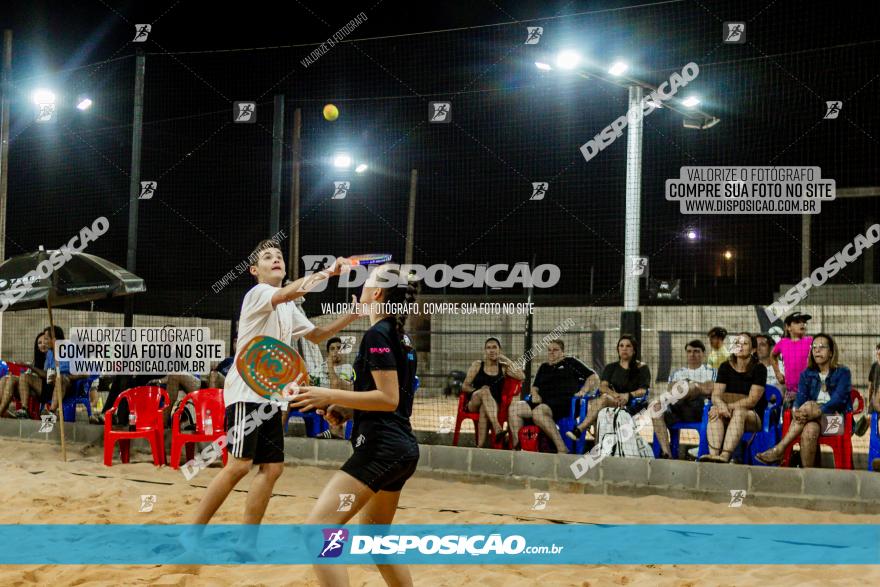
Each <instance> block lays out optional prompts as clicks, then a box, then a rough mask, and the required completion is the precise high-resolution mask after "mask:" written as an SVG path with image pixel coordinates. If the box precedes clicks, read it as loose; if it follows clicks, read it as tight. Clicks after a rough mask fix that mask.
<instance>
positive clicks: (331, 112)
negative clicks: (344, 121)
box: [324, 104, 339, 122]
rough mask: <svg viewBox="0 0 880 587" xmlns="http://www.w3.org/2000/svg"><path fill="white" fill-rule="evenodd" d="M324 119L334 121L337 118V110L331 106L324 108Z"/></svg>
mask: <svg viewBox="0 0 880 587" xmlns="http://www.w3.org/2000/svg"><path fill="white" fill-rule="evenodd" d="M324 118H325V119H326V120H329V121H331V122H332V121H334V120H336V119H337V118H339V108H337V107H336V106H334V105H333V104H327V105H326V106H324Z"/></svg>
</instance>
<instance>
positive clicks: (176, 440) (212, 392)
mask: <svg viewBox="0 0 880 587" xmlns="http://www.w3.org/2000/svg"><path fill="white" fill-rule="evenodd" d="M190 401H192V402H193V407H194V408H195V410H196V431H195V432H181V431H180V414H181V413H183V410H184V408H186V404H187V403H188V402H190ZM208 411H210V412H211V428H213V432H212V433H211V434H207V433H205V420H206V419H207V417H208ZM225 419H226V404H224V403H223V390H222V389H219V388H208V389H197V390H196V391H194V392H192V393H188V394H186V396H185V397H184V398H183V401H181V402H180V405H179V406H178V408H177V410H176V411H175V412H174V415H173V416H172V417H171V457H170V460H171V462H170V465H171V468H172V469H179V468H180V449H182V448H185V449H186V460H187V462H188V461H191V460H192V459H193V458H194V457H195V454H196V447H195V446H194V443H196V442H214V441H215V440H217V439H218V438H220V437H221V436H225V435H226V425H225ZM223 464H224V465H226V446H225V445H224V446H223Z"/></svg>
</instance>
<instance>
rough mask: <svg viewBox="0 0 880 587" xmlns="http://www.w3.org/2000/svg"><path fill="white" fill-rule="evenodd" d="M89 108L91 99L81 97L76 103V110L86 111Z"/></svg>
mask: <svg viewBox="0 0 880 587" xmlns="http://www.w3.org/2000/svg"><path fill="white" fill-rule="evenodd" d="M91 107H92V99H91V98H86V97H82V98H80V99H79V100H78V101H77V103H76V109H77V110H88V109H89V108H91Z"/></svg>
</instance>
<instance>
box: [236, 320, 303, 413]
mask: <svg viewBox="0 0 880 587" xmlns="http://www.w3.org/2000/svg"><path fill="white" fill-rule="evenodd" d="M235 367H236V369H238V373H239V375H241V378H242V380H243V381H244V382H245V384H246V385H247V386H248V387H250V388H251V389H253V390H254V391H255V392H256V393H257V394H259V395H261V396H263V397H264V398H266V399H272V398H279V397H282V396H283V393H282V390H283V389H284V387H285V386H287V385H288V384H289V383H291V382H293V381H296V380H297V377H299V379H298V381H299V382H300V384H301V385H308V383H309V378H308V368H307V367H306V363H305V361H303V358H302V357H301V356H299V353H297V352H296V351H295V350H293V349H292V348H290V346H288V345H286V344H284V343H283V342H281V341H280V340H278V339H277V338H273V337H271V336H262V335H261V336H255V337H254V338H252V339H251V340H250V341H248V343H247V344H246V345H245V346H244V348H243V349H242V350H241V352H240V353H239V354H238V357H237V358H236V359H235Z"/></svg>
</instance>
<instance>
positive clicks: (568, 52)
mask: <svg viewBox="0 0 880 587" xmlns="http://www.w3.org/2000/svg"><path fill="white" fill-rule="evenodd" d="M580 62H581V55H580V53H578V52H577V51H573V50H572V49H564V50H562V51H560V52H559V54H558V55H557V56H556V67H559V68H560V69H574V68H575V67H577V66H578V63H580Z"/></svg>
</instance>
